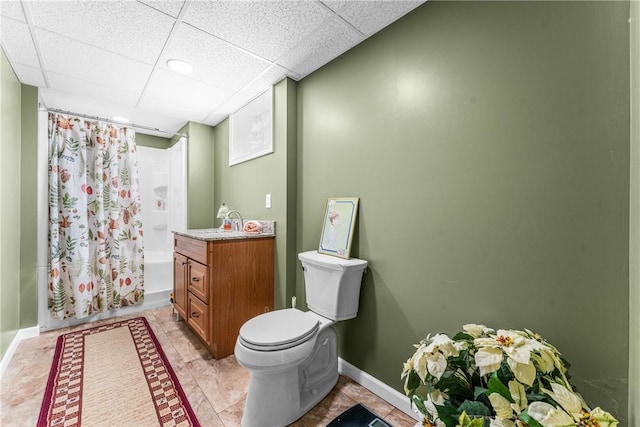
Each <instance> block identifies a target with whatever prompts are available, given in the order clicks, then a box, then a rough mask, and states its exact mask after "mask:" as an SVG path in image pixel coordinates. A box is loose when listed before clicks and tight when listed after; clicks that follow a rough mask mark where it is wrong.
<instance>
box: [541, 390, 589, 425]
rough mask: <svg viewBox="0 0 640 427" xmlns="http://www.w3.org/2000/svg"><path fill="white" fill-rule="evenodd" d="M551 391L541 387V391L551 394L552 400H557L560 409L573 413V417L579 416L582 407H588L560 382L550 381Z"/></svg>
mask: <svg viewBox="0 0 640 427" xmlns="http://www.w3.org/2000/svg"><path fill="white" fill-rule="evenodd" d="M551 388H552V390H553V391H550V390H547V389H542V391H543V392H545V393H546V394H548V395H549V396H551V398H552V399H553V400H555V401H556V402H558V403H559V404H560V406H562V409H564V410H565V411H567V412H568V413H570V414H571V415H573V416H574V417H577V416H580V414H581V413H582V409H583V408H584V409H588V408H587V405H586V404H584V402H583V400H582V399H581V398H580V397H578V395H576V394H575V393H573V392H572V391H570V390H569V389H567V388H566V387H565V386H563V385H562V384H558V383H551Z"/></svg>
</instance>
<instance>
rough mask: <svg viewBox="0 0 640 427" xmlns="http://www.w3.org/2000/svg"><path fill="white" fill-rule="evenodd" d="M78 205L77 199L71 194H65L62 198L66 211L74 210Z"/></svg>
mask: <svg viewBox="0 0 640 427" xmlns="http://www.w3.org/2000/svg"><path fill="white" fill-rule="evenodd" d="M76 203H78V198H77V197H72V196H71V195H70V194H69V193H64V196H62V206H63V207H64V208H66V209H72V208H73V207H75V205H76Z"/></svg>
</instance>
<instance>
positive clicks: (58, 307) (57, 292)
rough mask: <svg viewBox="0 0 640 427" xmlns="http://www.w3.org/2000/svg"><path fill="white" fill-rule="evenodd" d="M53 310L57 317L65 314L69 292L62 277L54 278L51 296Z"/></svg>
mask: <svg viewBox="0 0 640 427" xmlns="http://www.w3.org/2000/svg"><path fill="white" fill-rule="evenodd" d="M50 304H51V311H52V313H53V314H54V316H56V317H60V316H64V312H65V307H66V304H67V293H66V291H65V288H64V283H63V281H62V280H61V279H59V278H58V279H53V297H52V298H50Z"/></svg>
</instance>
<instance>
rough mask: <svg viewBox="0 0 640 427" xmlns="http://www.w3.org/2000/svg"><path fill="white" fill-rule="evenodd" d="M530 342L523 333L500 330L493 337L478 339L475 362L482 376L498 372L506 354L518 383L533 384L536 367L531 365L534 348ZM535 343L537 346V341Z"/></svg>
mask: <svg viewBox="0 0 640 427" xmlns="http://www.w3.org/2000/svg"><path fill="white" fill-rule="evenodd" d="M528 341H532V340H527V339H526V337H525V335H524V334H523V333H522V332H519V331H506V330H504V329H498V332H496V336H493V337H489V338H476V339H475V340H474V344H475V346H476V347H478V348H479V349H478V351H477V352H476V354H475V361H476V365H477V366H478V367H479V368H480V375H486V374H488V373H491V372H494V371H497V370H498V369H499V368H500V364H501V363H502V359H503V358H504V356H503V353H504V354H506V355H507V357H508V359H507V361H508V362H509V367H511V369H512V371H514V375H516V378H517V379H518V381H520V382H522V383H524V384H527V385H531V384H533V380H534V379H535V372H536V369H535V366H532V365H529V362H530V361H531V350H532V348H531V345H530V343H529V342H528ZM533 342H535V343H536V344H537V342H536V341H535V340H533ZM514 369H515V370H514Z"/></svg>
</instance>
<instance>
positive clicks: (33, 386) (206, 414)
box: [0, 307, 415, 427]
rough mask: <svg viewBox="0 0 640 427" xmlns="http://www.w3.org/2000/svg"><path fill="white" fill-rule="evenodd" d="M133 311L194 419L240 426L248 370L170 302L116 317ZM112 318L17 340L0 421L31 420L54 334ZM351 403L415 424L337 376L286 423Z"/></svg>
mask: <svg viewBox="0 0 640 427" xmlns="http://www.w3.org/2000/svg"><path fill="white" fill-rule="evenodd" d="M138 316H145V317H146V318H147V320H148V322H149V324H150V325H151V327H152V329H153V331H154V333H155V335H156V337H157V338H158V340H159V341H160V344H161V345H162V349H163V350H164V352H165V354H166V356H167V358H168V359H169V362H170V363H171V366H172V367H173V369H174V371H175V372H176V375H177V376H178V379H179V381H180V384H181V385H182V388H183V389H184V391H185V393H186V394H187V397H188V399H189V403H190V404H191V406H192V407H193V409H194V411H195V413H196V416H197V417H198V420H199V421H200V423H201V424H202V425H203V426H207V427H208V426H212V427H215V426H223V427H231V426H240V425H241V423H240V420H241V419H242V411H243V408H244V399H245V394H246V390H247V387H248V385H249V379H250V374H249V372H248V371H247V370H246V369H244V368H243V367H241V366H240V365H239V364H238V363H237V362H236V360H235V358H234V356H229V357H227V358H224V359H221V360H215V359H213V357H212V356H211V355H210V354H209V353H208V352H207V351H206V350H205V348H204V347H203V346H202V345H201V344H200V342H199V341H198V339H197V338H196V337H195V335H194V334H193V333H191V331H189V330H188V328H187V327H186V326H185V324H184V323H183V322H176V321H175V317H174V316H173V315H172V313H171V308H170V307H163V308H159V309H154V310H148V311H144V312H142V313H137V314H134V315H130V316H123V317H122V318H126V317H138ZM117 319H120V318H117ZM114 320H116V319H109V320H104V321H100V322H93V323H87V324H85V325H81V326H76V327H74V328H66V329H61V330H56V331H50V332H45V333H42V334H40V336H38V337H36V338H30V339H26V340H23V341H22V342H20V344H19V346H18V348H17V350H16V352H15V353H14V356H13V358H12V360H11V362H10V363H9V366H8V367H7V370H6V371H5V373H4V375H3V377H2V381H1V382H0V426H4V427H9V426H16V427H23V426H35V425H36V422H37V420H38V415H39V412H40V404H41V403H42V397H43V394H44V388H45V385H46V382H47V378H48V375H49V369H50V367H51V361H52V360H53V353H54V350H55V343H56V339H57V337H58V335H60V334H63V333H66V332H69V330H71V329H74V330H76V329H82V328H90V327H94V326H97V325H99V324H100V323H110V322H113V321H114ZM357 403H363V404H364V405H366V406H367V407H368V408H369V409H371V410H372V411H373V412H375V413H376V414H378V415H379V416H381V417H382V418H384V419H385V420H386V421H387V422H388V423H389V424H391V425H393V426H395V427H410V426H413V425H414V424H415V421H414V420H413V419H412V418H411V417H409V416H407V415H406V414H405V413H403V412H402V411H400V410H398V409H396V408H395V407H393V406H392V405H390V404H389V403H387V402H386V401H384V400H383V399H381V398H379V397H378V396H376V395H375V394H373V393H372V392H370V391H369V390H367V389H365V388H364V387H362V386H361V385H359V384H357V383H356V382H354V381H353V380H351V379H349V378H347V377H344V376H340V380H339V381H338V384H337V385H336V387H335V388H334V389H333V390H332V391H331V393H329V395H328V396H327V397H326V398H325V399H324V400H322V402H320V403H319V404H318V405H317V406H316V407H315V408H313V409H312V410H311V411H310V412H309V413H307V414H306V415H305V416H303V417H302V418H301V419H299V420H297V421H296V422H295V423H293V424H292V426H294V427H311V426H314V427H315V426H325V425H327V424H328V423H329V422H330V421H331V420H333V419H334V418H335V417H337V416H338V415H340V414H341V413H342V412H343V411H345V410H347V409H348V408H350V407H351V406H353V405H355V404H357ZM136 427H137V426H136Z"/></svg>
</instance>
